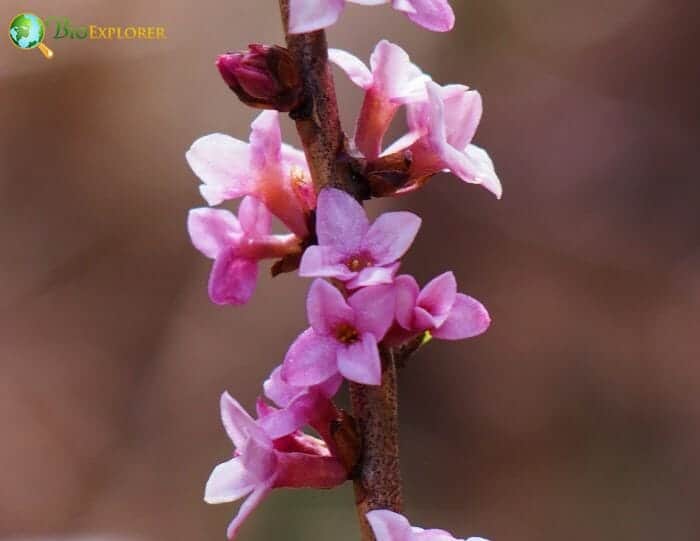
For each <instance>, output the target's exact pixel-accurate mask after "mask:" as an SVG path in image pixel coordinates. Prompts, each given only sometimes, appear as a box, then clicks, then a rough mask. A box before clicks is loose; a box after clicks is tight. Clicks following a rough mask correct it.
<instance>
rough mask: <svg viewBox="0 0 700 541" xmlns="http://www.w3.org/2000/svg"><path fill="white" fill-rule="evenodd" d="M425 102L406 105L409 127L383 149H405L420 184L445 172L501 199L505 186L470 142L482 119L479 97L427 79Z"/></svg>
mask: <svg viewBox="0 0 700 541" xmlns="http://www.w3.org/2000/svg"><path fill="white" fill-rule="evenodd" d="M426 90H427V93H428V100H427V101H425V102H417V103H410V104H408V106H407V120H408V125H409V127H410V128H411V131H410V132H409V133H408V134H407V135H405V136H404V137H402V138H401V139H399V140H398V141H396V142H395V143H394V144H393V145H392V146H391V147H389V148H388V149H386V150H385V152H384V154H385V155H386V154H391V153H393V152H397V151H399V150H409V151H410V153H411V159H412V165H411V176H412V177H414V178H415V179H417V181H418V184H416V185H415V186H413V187H409V188H408V189H406V190H403V191H410V190H411V189H412V188H415V187H418V186H420V183H421V182H422V181H424V180H425V179H427V178H429V177H430V176H432V175H434V174H436V173H439V172H440V171H443V170H446V171H451V172H452V173H453V174H455V175H456V176H458V177H459V178H461V179H462V180H464V181H465V182H469V183H473V184H481V185H482V186H484V187H485V188H486V189H487V190H489V191H491V192H493V193H494V194H495V195H496V197H498V198H499V199H500V197H501V195H502V193H503V189H502V187H501V182H500V180H499V179H498V176H497V175H496V171H495V170H494V167H493V162H492V161H491V159H490V158H489V156H488V154H487V153H486V151H484V150H483V149H481V148H479V147H477V146H476V145H472V144H470V143H471V140H472V138H473V137H474V134H475V133H476V129H477V127H478V125H479V121H480V120H481V113H482V105H481V96H480V95H479V93H478V92H477V91H475V90H469V89H468V88H467V87H466V86H463V85H448V86H444V87H441V86H440V85H438V84H436V83H434V82H433V81H428V82H426Z"/></svg>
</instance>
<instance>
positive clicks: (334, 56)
mask: <svg viewBox="0 0 700 541" xmlns="http://www.w3.org/2000/svg"><path fill="white" fill-rule="evenodd" d="M328 60H330V61H331V62H333V63H334V64H335V65H336V66H338V67H339V68H340V69H342V70H343V71H344V72H345V73H346V75H347V76H348V77H350V80H351V81H352V82H353V83H355V84H356V85H357V86H359V87H360V88H362V89H364V90H367V89H368V88H370V87H371V86H372V73H371V72H370V71H369V69H368V68H367V66H365V63H364V62H363V61H362V60H360V59H359V58H357V57H356V56H355V55H353V54H350V53H348V52H347V51H343V50H342V49H328Z"/></svg>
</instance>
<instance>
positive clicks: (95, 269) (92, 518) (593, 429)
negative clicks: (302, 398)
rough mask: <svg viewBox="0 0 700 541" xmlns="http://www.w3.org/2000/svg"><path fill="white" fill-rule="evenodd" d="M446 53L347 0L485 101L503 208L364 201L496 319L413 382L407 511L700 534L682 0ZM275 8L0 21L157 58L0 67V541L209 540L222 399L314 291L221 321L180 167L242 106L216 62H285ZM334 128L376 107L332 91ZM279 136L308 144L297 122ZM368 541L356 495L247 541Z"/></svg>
mask: <svg viewBox="0 0 700 541" xmlns="http://www.w3.org/2000/svg"><path fill="white" fill-rule="evenodd" d="M452 4H453V5H454V7H455V9H456V11H457V15H458V24H457V28H456V30H455V31H453V32H452V33H450V34H446V35H440V34H432V33H429V32H427V31H424V30H421V29H419V28H418V27H415V26H413V25H412V24H410V23H409V22H408V21H407V20H405V19H404V18H403V17H402V16H400V15H398V14H395V13H394V12H392V11H391V10H390V9H389V8H388V7H382V8H365V7H361V6H350V7H349V8H348V10H347V11H346V14H345V16H344V17H343V19H342V23H341V24H339V25H338V26H336V27H334V28H333V29H332V30H331V31H330V33H329V39H330V41H331V43H332V44H333V45H334V46H338V47H343V48H347V49H349V50H351V51H353V52H355V53H356V54H358V55H359V56H361V57H363V58H367V56H368V54H369V52H370V51H371V49H372V48H373V46H374V44H375V43H376V41H378V40H379V39H380V38H381V37H386V38H388V39H390V40H392V41H395V42H396V43H399V44H401V45H402V46H404V47H405V48H406V49H407V50H408V51H409V52H410V54H411V55H412V57H413V59H414V60H415V61H416V62H417V63H418V64H419V65H420V66H422V67H423V68H424V69H426V70H427V71H429V72H431V73H432V75H433V76H434V77H435V78H436V79H437V80H438V81H440V82H443V83H447V82H465V83H468V84H469V85H471V86H473V87H475V88H477V89H479V90H480V91H481V92H482V94H483V96H484V101H485V117H484V120H483V122H482V126H481V128H480V131H479V133H478V136H477V142H478V143H479V144H480V145H482V146H485V147H486V148H488V149H489V151H490V152H491V155H492V156H493V158H494V160H495V161H496V164H497V168H498V171H499V174H500V176H501V179H502V181H503V184H504V187H505V195H504V198H503V200H502V201H500V202H499V201H496V200H495V199H494V198H493V197H492V196H490V195H489V194H488V193H487V192H486V191H484V190H482V189H479V188H477V187H471V186H465V185H463V184H462V183H460V182H459V181H458V180H456V179H454V178H451V177H449V176H444V177H438V178H435V179H434V180H433V181H431V182H430V183H429V184H428V186H427V187H426V188H425V189H424V190H423V191H421V192H419V193H417V194H414V195H411V196H408V197H405V198H401V199H395V200H391V201H387V200H381V201H373V202H370V203H369V204H368V208H369V210H370V212H371V213H373V214H376V213H378V212H380V211H382V210H386V209H388V208H403V209H410V210H413V211H415V212H418V213H420V214H421V215H422V216H423V217H424V226H423V228H422V231H421V233H420V235H419V237H418V239H417V241H416V243H415V245H414V247H413V250H412V251H411V252H410V255H409V256H408V257H407V258H406V261H405V264H404V268H405V269H407V270H410V271H411V272H414V273H415V274H416V275H417V276H418V278H419V279H420V280H421V281H424V280H426V279H428V278H430V277H431V276H433V275H435V274H437V273H439V272H442V271H443V270H445V269H454V271H455V272H456V274H457V276H458V280H459V283H460V286H461V288H462V289H463V290H465V291H467V292H469V293H470V294H472V295H474V296H476V297H478V298H479V299H481V300H483V301H484V302H485V303H486V304H487V306H488V307H489V309H490V311H491V314H492V316H493V318H494V324H493V326H492V328H491V330H490V331H489V332H488V333H487V334H486V335H484V336H482V337H480V338H478V339H474V340H470V341H466V342H462V343H446V342H437V341H436V342H434V343H432V344H431V345H430V346H429V347H427V348H425V349H424V350H423V351H421V352H420V354H419V355H417V356H416V357H415V359H414V360H412V361H411V362H410V364H409V366H408V367H407V368H406V369H405V370H404V371H403V372H402V374H401V439H402V445H403V457H402V460H403V472H404V477H405V496H406V501H407V505H406V508H407V514H408V515H409V516H410V517H411V519H412V521H413V522H414V523H416V524H422V525H426V526H440V527H443V528H445V529H449V530H451V531H453V532H455V533H457V534H459V535H461V536H465V537H466V536H469V535H476V534H479V535H482V536H484V537H488V538H489V539H492V540H494V541H510V540H517V541H535V540H537V541H555V540H556V541H558V540H560V539H567V540H569V541H584V540H589V539H616V540H618V541H651V540H656V539H658V538H659V537H664V538H672V539H678V540H691V539H697V538H698V537H700V515H698V512H697V511H698V505H699V504H700V366H698V361H700V337H699V336H698V335H699V331H700V328H699V323H698V316H699V313H700V216H699V214H700V213H699V212H698V206H699V203H700V183H698V180H697V174H696V162H697V156H698V150H697V144H698V135H699V134H698V125H697V122H696V120H697V118H700V114H699V113H700V112H699V111H698V109H699V107H698V100H697V97H696V93H697V89H698V86H699V84H700V80H699V75H698V74H699V71H698V69H697V51H698V45H700V43H699V41H700V40H699V38H698V33H697V28H698V23H697V19H696V18H694V17H693V16H692V13H693V10H694V9H695V8H696V7H697V6H696V5H695V2H694V1H692V0H674V1H673V2H669V1H665V0H591V1H589V2H578V1H573V0H560V1H556V2H555V1H551V0H550V1H548V0H529V1H522V0H490V1H488V2H486V1H477V0H469V1H467V0H454V1H453V2H452ZM275 5H276V4H275V2H274V1H272V0H270V1H266V2H256V1H253V0H248V1H243V0H236V1H227V2H217V1H213V0H202V1H199V2H185V1H184V0H172V1H168V2H164V1H154V2H148V3H146V2H137V1H135V0H122V1H120V2H107V1H106V0H101V1H100V0H64V1H62V2H49V1H45V2H33V1H29V0H27V1H25V2H21V3H15V2H10V1H3V2H2V6H0V20H4V21H9V20H10V19H11V18H12V16H13V15H15V14H16V13H17V12H20V11H34V12H36V13H39V14H41V15H42V16H44V17H48V16H67V17H69V18H70V19H71V20H72V21H73V22H75V23H76V24H91V23H93V24H101V25H130V24H142V25H164V26H166V28H167V34H168V40H167V41H165V42H116V41H113V42H103V41H97V42H93V41H78V40H73V41H71V40H67V39H64V40H52V39H49V40H48V41H47V43H48V44H49V45H50V46H51V47H52V48H53V49H54V51H55V53H56V56H55V58H54V59H53V60H52V61H51V62H48V61H46V60H44V59H43V57H42V56H41V55H40V54H39V53H38V52H37V51H33V52H21V51H17V50H15V49H14V48H13V47H12V46H11V44H10V42H9V41H8V40H6V39H5V38H2V40H1V41H2V42H3V43H2V46H0V123H1V124H2V126H3V129H2V132H0V163H2V172H1V173H0V323H1V324H0V464H1V465H2V466H1V467H0V538H1V539H3V540H9V539H12V540H15V539H34V538H38V539H56V538H61V539H63V538H64V537H70V538H72V537H73V536H77V537H79V538H80V539H85V540H87V539H91V540H92V539H93V537H82V536H95V537H94V539H98V540H100V541H102V540H104V539H114V540H127V541H129V540H136V541H160V540H163V539H168V540H173V541H175V540H177V541H180V540H183V541H184V540H187V541H199V540H207V541H209V540H213V539H223V536H224V529H225V526H226V524H227V521H228V519H229V517H230V516H232V514H233V513H234V509H235V506H216V507H213V506H207V505H205V504H204V503H203V502H202V492H203V485H204V482H205V480H206V478H207V476H208V474H209V471H210V469H211V468H212V466H213V465H214V464H215V463H217V462H218V461H220V460H222V459H223V458H225V457H226V456H227V454H228V453H229V452H230V447H229V443H228V440H227V438H226V437H225V435H224V433H223V431H222V430H221V428H220V426H219V420H218V411H217V402H218V396H219V394H220V393H221V391H222V390H224V389H228V390H230V391H231V393H232V394H234V395H235V396H236V397H238V398H239V399H240V400H241V401H242V402H243V403H244V404H245V405H247V406H252V404H253V400H254V398H255V395H256V394H257V392H258V391H259V388H260V383H261V381H262V379H263V378H264V377H265V376H266V375H267V373H268V372H269V370H270V368H271V367H272V366H274V365H276V364H277V363H279V362H280V361H281V359H282V356H283V355H284V353H285V351H286V347H287V346H288V344H289V343H290V341H291V340H292V339H293V338H294V337H295V336H296V334H297V333H298V332H299V331H300V330H301V329H302V328H303V327H304V326H305V314H304V297H305V293H306V288H307V286H308V282H307V281H305V280H301V279H299V278H297V277H295V276H293V275H286V276H281V277H278V278H276V279H274V280H273V279H271V278H269V277H268V276H267V275H266V274H265V275H264V278H263V279H262V280H261V282H260V284H259V288H258V291H257V293H256V295H255V297H254V300H253V302H252V303H251V304H250V305H249V306H248V307H247V308H245V309H235V308H221V307H216V306H214V305H212V304H211V303H210V302H209V301H208V299H207V296H206V288H205V284H206V279H207V274H208V270H209V261H208V260H206V259H205V258H204V257H202V256H201V255H200V254H199V253H198V252H196V251H195V250H194V249H193V248H192V247H191V246H190V245H189V243H188V239H187V235H186V231H185V216H186V212H187V209H188V208H190V207H194V206H201V205H202V204H203V202H202V201H201V199H200V197H199V195H198V193H197V181H196V179H195V177H194V175H193V174H192V173H191V172H190V170H189V169H188V167H187V164H186V162H185V159H184V152H185V150H186V149H187V148H188V147H189V145H190V144H191V142H192V141H193V140H194V139H196V138H197V137H199V136H201V135H203V134H206V133H210V132H215V131H221V132H225V133H230V134H232V135H234V136H237V137H240V138H246V137H247V134H248V125H249V123H250V121H251V120H252V118H253V116H254V112H253V111H251V110H248V109H246V108H245V107H243V106H242V105H239V104H238V103H237V101H236V99H235V98H234V96H233V95H232V94H231V93H230V92H229V91H228V89H227V88H226V87H225V85H224V84H223V83H222V82H221V81H220V80H219V78H218V74H217V72H216V70H215V69H214V65H213V61H214V58H215V56H216V55H217V54H218V53H220V52H222V51H225V50H233V49H238V48H241V47H243V46H245V45H246V44H247V43H249V42H256V41H262V42H280V41H281V40H282V37H281V29H280V23H279V20H278V15H277V12H276V7H275ZM336 80H337V82H338V88H339V94H340V99H341V104H342V107H343V118H344V123H345V126H346V127H347V128H348V129H351V128H352V125H353V122H354V115H355V113H356V111H357V108H358V106H359V103H360V93H359V91H358V90H357V89H356V88H354V87H353V86H352V85H351V84H350V83H349V82H348V81H347V80H346V78H345V77H344V76H342V75H341V74H339V73H336ZM285 133H286V134H287V135H288V140H289V141H290V142H293V143H296V135H295V134H294V130H293V127H292V126H291V125H290V124H289V122H288V121H287V120H286V119H285ZM280 536H282V537H283V538H285V539H299V540H302V539H303V540H307V539H334V540H340V541H345V540H353V539H357V529H356V524H355V517H354V510H353V508H352V491H351V487H350V486H349V485H348V486H346V487H343V488H340V489H336V490H334V491H331V492H304V491H301V492H294V491H277V492H275V493H274V494H273V495H272V496H271V497H270V498H269V499H268V501H267V502H266V503H265V504H264V505H263V506H262V508H261V509H260V511H259V512H258V513H257V514H256V515H255V516H254V517H253V519H252V520H251V521H250V522H249V523H248V524H247V525H246V527H245V529H244V531H243V532H242V535H241V538H242V539H248V540H251V541H257V540H266V539H273V538H279V537H280Z"/></svg>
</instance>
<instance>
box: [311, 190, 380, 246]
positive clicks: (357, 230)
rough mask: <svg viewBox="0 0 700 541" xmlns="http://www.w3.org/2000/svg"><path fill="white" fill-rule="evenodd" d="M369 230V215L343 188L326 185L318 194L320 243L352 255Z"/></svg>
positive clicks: (317, 219)
mask: <svg viewBox="0 0 700 541" xmlns="http://www.w3.org/2000/svg"><path fill="white" fill-rule="evenodd" d="M368 229H369V221H368V220H367V215H366V214H365V211H364V209H363V208H362V207H361V206H360V204H359V203H358V202H357V201H355V199H354V198H353V197H352V196H350V195H348V194H346V193H345V192H343V191H341V190H336V189H334V188H326V189H324V190H322V191H321V193H320V194H319V196H318V207H317V208H316V235H317V236H318V243H319V245H320V246H332V247H333V248H335V249H336V251H337V252H338V253H341V254H346V255H352V254H354V252H356V251H357V248H358V247H359V246H360V243H361V242H362V238H363V237H364V236H365V234H366V233H367V230H368Z"/></svg>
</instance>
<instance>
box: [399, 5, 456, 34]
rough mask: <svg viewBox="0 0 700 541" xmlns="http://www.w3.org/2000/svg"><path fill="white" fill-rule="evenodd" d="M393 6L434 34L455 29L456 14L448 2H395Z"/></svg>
mask: <svg viewBox="0 0 700 541" xmlns="http://www.w3.org/2000/svg"><path fill="white" fill-rule="evenodd" d="M392 4H393V7H394V9H396V10H399V11H403V12H404V13H406V16H407V17H408V18H409V19H411V21H413V22H414V23H416V24H417V25H420V26H422V27H423V28H426V29H428V30H432V31H433V32H448V31H450V30H452V28H454V25H455V14H454V12H453V11H452V8H451V7H450V4H449V3H448V1H447V0H393V2H392Z"/></svg>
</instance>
